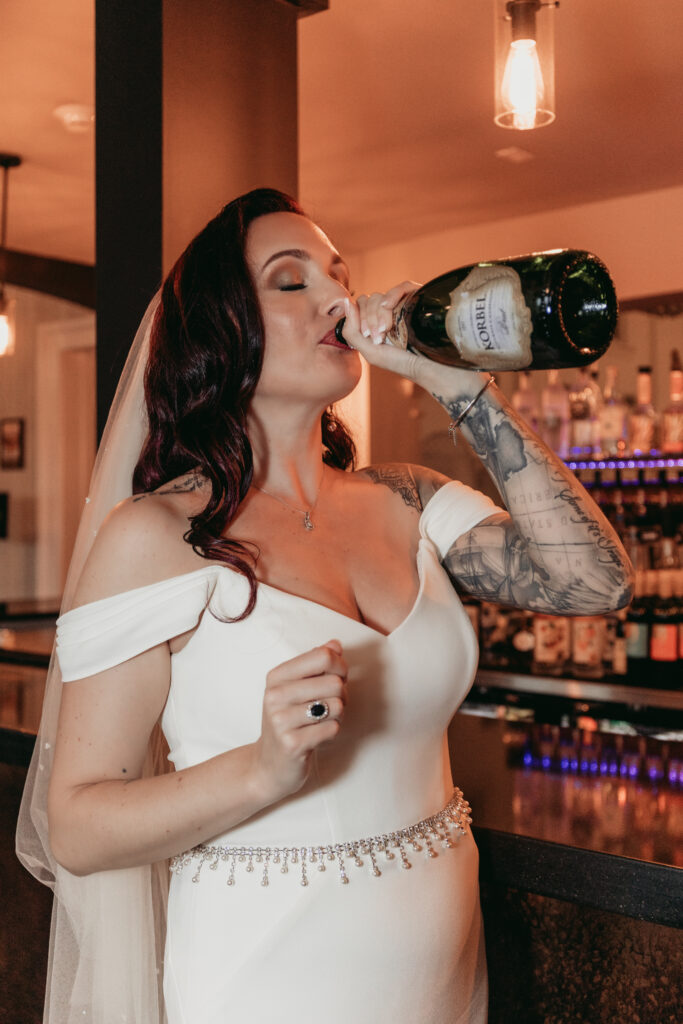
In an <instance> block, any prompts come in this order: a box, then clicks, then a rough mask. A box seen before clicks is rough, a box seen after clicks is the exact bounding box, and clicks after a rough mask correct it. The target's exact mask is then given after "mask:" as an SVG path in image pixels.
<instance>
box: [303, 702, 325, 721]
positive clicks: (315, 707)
mask: <svg viewBox="0 0 683 1024" xmlns="http://www.w3.org/2000/svg"><path fill="white" fill-rule="evenodd" d="M329 713H330V706H329V704H328V703H327V701H326V700H312V701H311V703H310V704H309V705H308V707H307V708H306V718H312V719H313V721H314V722H322V721H323V719H324V718H327V716H328V715H329Z"/></svg>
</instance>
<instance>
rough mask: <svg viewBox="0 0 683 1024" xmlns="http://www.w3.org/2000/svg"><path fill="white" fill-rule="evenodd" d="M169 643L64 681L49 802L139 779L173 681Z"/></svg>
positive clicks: (57, 802) (54, 806)
mask: <svg viewBox="0 0 683 1024" xmlns="http://www.w3.org/2000/svg"><path fill="white" fill-rule="evenodd" d="M170 659H171V655H170V650H169V647H168V644H167V643H162V644H157V646H155V647H152V648H150V649H149V650H147V651H144V652H143V653H142V654H139V655H137V656H136V657H134V658H130V659H128V661H124V662H122V663H121V664H120V665H115V666H114V667H113V668H109V669H107V670H106V671H104V672H98V673H97V674H96V675H92V676H88V677H87V678H85V679H79V680H74V681H72V682H68V683H64V684H63V687H62V700H61V705H60V711H59V725H58V729H57V738H56V747H55V758H54V765H53V769H52V776H51V779H50V805H51V808H52V809H55V808H58V807H59V806H60V805H61V802H62V801H63V800H64V799H66V798H68V796H69V795H70V793H71V792H73V791H74V790H75V789H77V788H79V787H80V786H85V785H90V784H92V783H95V782H103V781H106V780H113V779H118V780H123V781H130V780H132V779H137V778H139V777H140V775H141V773H142V767H143V764H144V760H145V755H146V752H147V746H148V743H149V738H150V735H151V733H152V729H153V728H154V726H155V724H156V722H157V721H158V720H159V716H160V715H161V712H162V710H163V708H164V704H165V702H166V698H167V696H168V688H169V685H170V673H171V666H170Z"/></svg>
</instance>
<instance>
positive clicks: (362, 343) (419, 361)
mask: <svg viewBox="0 0 683 1024" xmlns="http://www.w3.org/2000/svg"><path fill="white" fill-rule="evenodd" d="M419 287H420V285H419V284H417V283H416V282H415V281H402V282H401V284H397V285H395V287H394V288H390V289H389V291H388V292H373V294H372V295H359V296H358V299H357V300H356V303H355V304H354V303H353V302H352V301H351V300H350V299H346V300H345V305H346V322H345V324H344V329H343V331H342V334H343V335H344V338H345V339H346V341H347V342H348V343H349V345H351V347H352V348H355V349H358V351H359V352H360V353H361V355H362V356H364V357H365V359H366V360H367V361H368V362H369V363H370V364H371V365H373V366H379V367H381V368H382V369H383V370H391V371H392V372H393V373H398V374H400V375H401V376H402V377H407V378H408V379H409V380H412V381H414V382H415V383H416V384H419V385H420V387H423V388H425V390H426V391H430V392H432V393H434V392H435V391H437V392H438V391H440V390H442V389H443V387H444V378H447V379H448V385H447V386H448V388H449V389H454V388H455V389H457V390H458V391H459V393H460V394H462V396H463V397H464V398H465V400H466V401H468V400H469V399H470V398H472V397H473V396H474V395H475V394H476V393H477V392H478V391H479V390H480V388H481V381H482V377H481V374H479V373H478V372H476V371H474V370H466V369H461V368H460V367H457V366H443V365H442V364H440V363H434V362H432V360H431V359H427V358H426V357H425V356H422V355H420V354H419V353H417V352H411V351H410V350H409V349H406V348H401V347H400V346H398V345H394V344H392V339H391V328H392V326H393V323H394V316H395V312H396V310H397V309H398V308H399V307H400V306H401V303H402V302H403V300H404V299H405V297H406V296H407V295H410V294H411V293H412V292H414V291H416V289H418V288H419Z"/></svg>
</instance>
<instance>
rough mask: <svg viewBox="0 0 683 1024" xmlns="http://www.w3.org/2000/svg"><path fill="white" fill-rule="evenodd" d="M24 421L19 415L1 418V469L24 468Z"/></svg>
mask: <svg viewBox="0 0 683 1024" xmlns="http://www.w3.org/2000/svg"><path fill="white" fill-rule="evenodd" d="M23 467H24V421H23V419H21V418H20V417H19V416H12V417H10V418H7V419H4V420H0V469H23Z"/></svg>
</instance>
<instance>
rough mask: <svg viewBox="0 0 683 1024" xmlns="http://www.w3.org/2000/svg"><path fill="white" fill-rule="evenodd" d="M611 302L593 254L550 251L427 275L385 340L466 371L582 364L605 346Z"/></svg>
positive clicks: (605, 275) (610, 288) (612, 323)
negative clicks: (425, 281) (430, 279)
mask: <svg viewBox="0 0 683 1024" xmlns="http://www.w3.org/2000/svg"><path fill="white" fill-rule="evenodd" d="M617 308H618V307H617V296H616V292H615V290H614V284H613V283H612V279H611V278H610V275H609V272H608V270H607V268H606V267H605V265H604V264H603V263H602V262H601V261H600V260H599V259H598V258H597V257H596V256H593V255H592V254H591V253H589V252H584V251H582V250H577V249H557V250H553V251H551V252H537V253H531V254H530V255H528V256H516V257H514V258H512V259H505V260H494V261H491V262H487V263H476V264H473V265H470V266H467V267H460V268H458V269H457V270H451V271H449V272H448V273H447V274H442V275H441V276H440V277H437V278H434V280H432V281H429V282H427V284H425V285H423V286H422V287H421V288H418V290H417V291H415V292H413V293H412V294H411V295H409V296H408V297H407V298H406V300H405V301H404V303H403V305H402V306H401V307H400V309H399V310H397V313H396V317H395V321H394V327H393V329H392V331H391V332H389V334H388V335H387V340H388V341H389V342H391V343H392V344H395V345H398V346H400V347H401V348H406V347H408V348H410V349H412V350H413V351H415V352H420V353H422V354H423V355H425V356H427V358H429V359H431V360H433V361H434V362H437V363H445V364H447V365H449V366H462V367H465V368H468V369H478V370H545V369H552V368H558V369H559V368H562V367H567V366H585V365H587V364H589V363H592V362H594V361H595V360H596V359H598V358H599V357H600V356H601V355H602V354H603V353H604V352H605V351H606V350H607V348H608V346H609V344H610V342H611V340H612V337H613V335H614V331H615V328H616V324H617ZM340 330H341V328H340V326H339V325H338V331H340Z"/></svg>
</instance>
